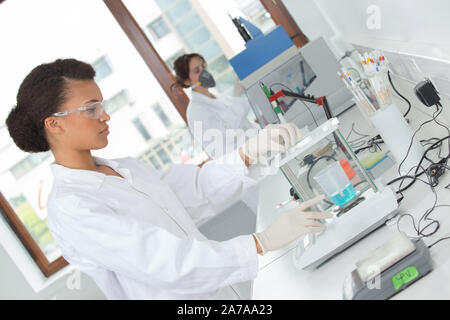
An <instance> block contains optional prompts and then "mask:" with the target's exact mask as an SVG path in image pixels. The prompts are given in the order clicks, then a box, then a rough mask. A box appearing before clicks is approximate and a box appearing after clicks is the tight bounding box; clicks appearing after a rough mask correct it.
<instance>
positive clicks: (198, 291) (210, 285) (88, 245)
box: [48, 152, 258, 299]
mask: <svg viewBox="0 0 450 320" xmlns="http://www.w3.org/2000/svg"><path fill="white" fill-rule="evenodd" d="M94 160H95V162H96V163H97V164H101V165H106V166H109V167H111V168H113V169H114V170H115V171H117V172H118V173H120V174H121V175H122V176H123V177H124V178H120V177H116V176H107V175H104V174H102V173H98V172H95V171H90V170H79V169H69V168H66V167H64V166H61V165H58V164H55V163H53V164H52V165H51V168H52V172H53V175H54V184H53V188H52V191H51V194H50V199H49V204H48V224H49V228H50V231H51V232H52V234H53V236H54V237H55V239H56V242H57V243H58V245H59V247H60V248H61V250H62V254H63V256H64V258H65V259H66V260H67V261H68V262H69V263H71V264H73V265H75V266H77V267H78V268H79V269H80V271H82V272H84V273H86V274H88V275H89V276H91V277H92V278H93V279H94V280H95V282H96V283H97V285H98V286H99V288H100V289H101V290H102V291H103V292H104V294H105V295H106V297H107V298H109V299H236V298H238V296H237V293H236V291H235V290H234V288H232V286H231V285H232V284H235V283H239V282H243V281H247V280H250V279H253V278H255V277H256V274H257V268H258V259H257V253H256V246H255V243H254V240H253V237H252V235H243V236H239V237H236V238H233V239H231V240H228V241H223V242H217V241H210V240H207V239H206V238H205V237H204V236H203V235H202V234H201V233H200V232H199V231H198V229H197V227H196V225H195V222H196V221H199V220H200V219H202V218H204V216H205V215H212V214H214V213H215V211H216V210H215V208H220V207H222V206H223V203H224V202H227V201H230V200H231V199H233V198H236V197H239V196H240V195H241V193H242V190H243V189H244V188H245V186H246V185H247V184H248V183H253V181H252V179H251V178H250V177H248V176H247V175H246V174H247V173H248V171H247V168H246V166H245V164H244V163H243V162H242V160H241V159H240V157H239V155H238V153H237V152H235V153H231V154H229V155H227V156H226V157H225V158H224V159H223V160H224V161H222V162H221V163H219V162H218V161H209V162H208V163H206V164H205V165H204V166H203V167H202V168H199V167H197V166H195V165H184V164H181V165H173V166H172V167H171V168H170V169H168V170H167V171H166V172H164V173H163V174H161V173H160V172H158V171H156V170H155V169H153V168H152V167H151V166H149V165H147V164H144V163H142V162H140V161H138V160H136V159H133V158H130V157H128V158H121V159H116V160H107V159H102V158H99V157H94ZM197 209H201V210H197Z"/></svg>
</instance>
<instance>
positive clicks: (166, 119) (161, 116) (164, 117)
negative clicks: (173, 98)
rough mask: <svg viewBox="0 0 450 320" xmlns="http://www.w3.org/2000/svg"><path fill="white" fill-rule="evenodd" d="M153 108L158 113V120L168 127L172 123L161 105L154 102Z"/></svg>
mask: <svg viewBox="0 0 450 320" xmlns="http://www.w3.org/2000/svg"><path fill="white" fill-rule="evenodd" d="M153 110H154V111H155V113H156V114H157V115H158V118H159V120H161V122H162V123H164V125H165V126H166V127H167V128H168V127H170V126H171V125H172V122H171V121H170V119H169V117H167V115H166V113H165V112H164V110H163V109H162V108H161V105H159V104H155V105H154V106H153Z"/></svg>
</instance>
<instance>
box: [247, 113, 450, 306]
mask: <svg viewBox="0 0 450 320" xmlns="http://www.w3.org/2000/svg"><path fill="white" fill-rule="evenodd" d="M339 119H340V121H341V124H342V128H341V131H342V133H343V134H344V136H346V135H347V134H348V132H350V128H351V124H352V122H356V123H357V129H358V128H359V130H360V131H363V132H364V133H367V132H369V131H370V130H369V129H370V128H368V127H367V126H366V127H364V122H365V121H364V120H363V119H362V116H360V115H358V112H356V108H353V109H352V110H349V111H347V112H346V113H345V114H344V115H343V116H342V117H339ZM420 121H421V122H422V121H424V120H423V118H422V119H421V120H420ZM413 123H414V121H413ZM428 133H429V132H428ZM418 136H419V137H421V136H422V137H425V138H430V137H431V136H430V135H429V134H427V131H426V130H425V131H424V132H423V133H422V134H421V135H418ZM439 136H442V137H443V136H444V135H443V134H442V132H439ZM396 176H397V175H396V173H395V170H390V171H389V172H387V173H386V174H385V176H383V178H386V180H385V181H388V180H390V179H392V178H395V177H396ZM449 183H450V174H449V173H448V172H447V173H446V174H445V175H444V176H442V177H441V178H440V182H439V185H438V186H437V187H436V192H437V195H438V203H437V204H438V205H439V204H450V190H448V189H445V186H446V185H448V184H449ZM396 186H398V184H396ZM289 189H290V185H289V183H288V182H287V180H286V178H284V176H283V174H282V173H281V171H279V172H278V173H277V174H275V175H272V176H269V177H267V178H265V179H264V180H263V181H262V182H261V183H260V197H259V204H258V213H257V220H256V230H257V231H260V230H264V229H265V228H266V227H267V226H268V225H269V224H270V223H271V222H272V221H273V220H274V219H275V218H276V217H278V216H279V215H281V214H282V213H283V212H285V211H286V210H287V208H285V209H276V206H277V205H278V204H279V203H281V202H283V201H284V200H286V199H288V198H289ZM404 196H405V198H404V199H403V201H402V202H401V203H400V207H399V214H402V213H409V214H411V215H413V216H414V218H415V221H416V222H417V221H418V219H419V218H420V217H421V216H422V215H423V214H424V213H425V211H426V210H427V209H429V208H430V207H432V206H433V203H434V200H435V196H434V194H433V193H432V191H431V190H430V187H429V186H427V185H425V184H424V183H422V182H420V181H417V182H416V183H415V184H414V185H413V186H412V187H410V188H409V189H408V190H406V191H404ZM397 217H398V215H397ZM397 217H395V218H393V219H392V220H390V221H388V222H387V223H386V224H384V225H383V226H381V227H380V228H378V229H377V230H375V231H374V232H372V233H371V234H369V235H368V236H366V237H365V238H363V239H361V240H360V241H358V242H357V243H355V244H354V245H352V246H351V247H349V248H347V249H346V250H344V251H343V252H341V253H339V254H337V255H336V256H334V257H333V258H332V259H331V260H329V261H327V262H325V263H324V264H323V265H321V266H319V268H317V269H314V270H300V269H297V268H296V267H295V265H294V251H295V250H294V249H295V248H296V246H297V242H294V243H292V244H291V245H290V246H288V247H287V248H284V249H280V250H277V251H274V252H269V253H268V254H266V255H264V256H259V258H258V259H259V271H258V275H257V277H256V278H255V280H254V281H253V291H252V299H275V300H276V299H287V300H291V299H301V300H303V299H342V289H343V283H344V279H345V278H346V277H347V275H349V274H350V272H352V271H353V270H354V269H355V268H356V265H355V262H356V261H358V260H360V259H362V258H364V257H365V256H367V254H368V253H369V252H371V251H372V250H374V249H375V248H377V247H379V246H380V245H381V244H383V243H384V242H386V241H388V240H389V239H390V238H392V237H393V236H394V235H395V234H396V233H397V232H398V230H397ZM431 217H432V218H435V219H437V220H439V223H440V228H439V230H438V231H437V233H435V234H434V235H433V236H431V237H429V238H425V239H424V242H425V243H426V244H427V245H429V244H431V243H433V242H435V241H436V240H438V239H440V238H442V237H445V236H450V207H438V208H436V209H435V210H434V211H433V213H432V215H431ZM399 226H400V229H401V231H403V232H405V233H406V234H407V235H408V236H411V237H412V236H417V235H416V233H415V232H414V229H413V225H412V221H411V219H410V218H409V217H403V218H402V219H401V221H400V224H399ZM325 232H326V231H325ZM430 254H431V259H432V264H433V271H432V272H431V273H429V274H427V275H426V276H425V277H423V278H421V279H419V280H418V281H417V282H415V283H413V284H412V285H411V286H409V287H408V288H407V289H406V290H404V291H402V292H400V293H398V294H397V295H395V296H393V297H392V298H391V299H450V240H443V241H441V242H439V243H438V244H436V245H435V246H433V247H432V248H430Z"/></svg>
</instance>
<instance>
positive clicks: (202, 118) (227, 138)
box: [173, 53, 259, 213]
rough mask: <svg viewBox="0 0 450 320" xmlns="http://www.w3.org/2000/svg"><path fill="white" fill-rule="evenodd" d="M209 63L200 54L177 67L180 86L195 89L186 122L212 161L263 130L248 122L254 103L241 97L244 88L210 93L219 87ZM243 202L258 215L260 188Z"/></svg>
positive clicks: (185, 57)
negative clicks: (228, 92)
mask: <svg viewBox="0 0 450 320" xmlns="http://www.w3.org/2000/svg"><path fill="white" fill-rule="evenodd" d="M206 68H207V65H206V61H205V60H204V58H203V56H201V55H200V54H198V53H191V54H184V55H182V56H180V57H178V58H177V59H176V60H175V62H174V65H173V69H174V71H175V75H176V84H177V85H179V86H180V87H182V88H185V89H186V88H192V96H191V100H190V102H189V105H188V107H187V111H186V118H187V122H188V126H189V129H190V131H191V133H192V135H193V138H194V142H195V143H197V144H198V145H199V146H201V147H202V148H203V150H204V151H205V152H206V154H208V156H209V157H210V158H212V159H218V158H220V157H221V156H222V155H224V154H227V153H230V152H233V151H235V150H236V149H238V148H239V147H240V146H241V145H242V144H243V143H244V142H245V141H246V140H247V139H248V138H249V137H252V136H254V135H256V134H257V133H258V128H259V126H258V125H257V124H256V123H251V122H250V121H249V120H248V117H247V116H248V113H249V111H250V103H249V101H248V99H247V98H246V97H239V96H238V95H239V94H240V93H242V92H240V91H241V90H240V86H239V85H238V84H236V85H235V88H234V89H235V90H234V91H235V92H234V93H235V95H236V96H234V97H233V96H228V95H225V94H219V93H215V94H213V93H212V92H210V88H213V87H215V80H214V76H213V75H211V74H210V73H209V72H208V70H207V69H206ZM242 200H244V202H245V203H246V204H247V206H249V207H250V209H252V211H253V212H255V213H256V207H257V202H258V186H257V185H254V186H252V187H251V188H250V189H248V190H246V192H245V194H244V195H243V198H242Z"/></svg>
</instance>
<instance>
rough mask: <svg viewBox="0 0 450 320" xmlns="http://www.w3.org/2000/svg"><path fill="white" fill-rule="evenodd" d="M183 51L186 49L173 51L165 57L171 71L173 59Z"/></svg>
mask: <svg viewBox="0 0 450 320" xmlns="http://www.w3.org/2000/svg"><path fill="white" fill-rule="evenodd" d="M185 53H186V51H184V49H182V50H178V51H177V52H175V53H174V54H172V55H171V56H170V57H169V58H167V59H166V64H167V66H168V67H169V68H170V70H171V71H173V63H174V62H175V60H177V58H178V57H179V56H182V55H183V54H185Z"/></svg>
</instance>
